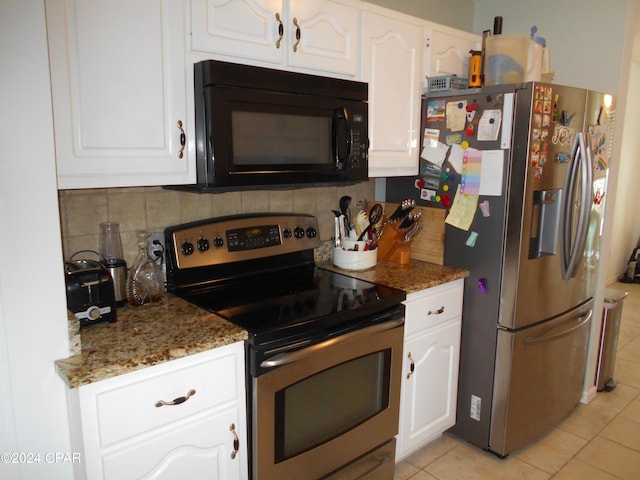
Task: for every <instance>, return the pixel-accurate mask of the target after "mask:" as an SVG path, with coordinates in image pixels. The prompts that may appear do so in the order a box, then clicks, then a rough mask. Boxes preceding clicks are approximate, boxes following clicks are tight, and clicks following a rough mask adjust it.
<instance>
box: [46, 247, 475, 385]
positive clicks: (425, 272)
mask: <svg viewBox="0 0 640 480" xmlns="http://www.w3.org/2000/svg"><path fill="white" fill-rule="evenodd" d="M317 265H318V267H321V268H326V269H328V270H333V271H337V272H340V273H344V274H346V275H349V276H351V277H356V278H360V279H363V280H368V281H371V282H374V283H380V284H383V285H387V286H390V287H395V288H399V289H401V290H404V291H405V292H407V294H410V293H414V292H418V291H420V290H425V289H427V288H431V287H435V286H438V285H440V284H443V283H447V282H452V281H454V280H457V279H460V278H465V277H467V276H468V275H469V272H468V271H466V270H463V269H459V268H451V267H446V266H442V265H435V264H432V263H427V262H422V261H419V260H411V262H410V263H409V264H407V265H399V264H396V263H389V262H379V263H378V264H377V265H376V266H375V267H372V268H370V269H368V270H358V271H354V270H344V269H341V268H338V267H336V266H334V265H333V264H332V263H331V261H330V260H327V259H326V258H325V259H323V260H321V261H319V262H317ZM69 325H70V328H69V334H70V343H71V348H72V354H71V356H70V357H69V358H66V359H62V360H58V361H56V362H55V365H56V370H57V372H58V374H59V375H60V376H61V377H62V379H63V380H64V381H65V382H66V384H67V385H68V386H69V387H70V388H76V387H80V386H82V385H87V384H89V383H93V382H97V381H99V380H105V379H107V378H110V377H115V376H117V375H122V374H124V373H127V372H131V371H134V370H139V369H141V368H145V367H149V366H152V365H157V364H160V363H163V362H166V361H169V360H175V359H178V358H181V357H186V356H187V355H192V354H195V353H199V352H203V351H206V350H211V349H213V348H216V347H221V346H224V345H228V344H231V343H235V342H238V341H243V340H245V339H246V338H247V337H248V334H247V332H246V331H245V330H244V329H242V328H240V327H238V326H236V325H234V324H232V323H230V322H228V321H226V320H224V319H223V318H221V317H218V316H217V315H215V314H213V313H210V312H207V311H206V310H203V309H201V308H198V307H196V306H195V305H192V304H190V303H189V302H187V301H185V300H182V299H181V298H178V297H176V296H174V295H172V294H170V293H167V294H166V295H165V296H164V298H163V299H162V301H161V302H158V303H153V304H147V305H143V306H141V307H131V306H128V305H127V306H125V307H122V308H119V309H118V319H117V321H116V322H114V323H102V324H96V325H91V326H89V327H85V328H83V329H81V330H78V322H77V320H75V317H74V316H73V315H70V319H69Z"/></svg>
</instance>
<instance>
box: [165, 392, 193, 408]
mask: <svg viewBox="0 0 640 480" xmlns="http://www.w3.org/2000/svg"><path fill="white" fill-rule="evenodd" d="M195 394H196V391H195V390H193V389H191V390H189V391H188V392H187V394H186V395H185V396H184V397H178V398H174V399H173V400H171V401H170V402H165V401H164V400H158V401H157V402H156V407H162V406H163V405H180V404H181V403H184V402H186V401H187V400H189V398H191V397H192V396H194V395H195Z"/></svg>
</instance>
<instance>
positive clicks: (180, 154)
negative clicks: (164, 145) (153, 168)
mask: <svg viewBox="0 0 640 480" xmlns="http://www.w3.org/2000/svg"><path fill="white" fill-rule="evenodd" d="M178 128H179V129H180V151H179V152H178V158H182V157H184V147H185V144H186V143H187V136H186V135H185V133H184V128H182V120H178Z"/></svg>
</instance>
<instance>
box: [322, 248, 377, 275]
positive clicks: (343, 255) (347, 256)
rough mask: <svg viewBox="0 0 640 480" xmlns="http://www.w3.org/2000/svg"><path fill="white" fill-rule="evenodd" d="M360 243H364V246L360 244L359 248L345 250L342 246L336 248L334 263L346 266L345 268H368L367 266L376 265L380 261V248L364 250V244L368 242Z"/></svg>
mask: <svg viewBox="0 0 640 480" xmlns="http://www.w3.org/2000/svg"><path fill="white" fill-rule="evenodd" d="M347 242H349V241H347ZM343 243H345V242H343ZM354 243H355V242H354ZM358 243H362V244H363V245H362V246H360V245H359V247H360V249H359V250H343V249H342V248H334V249H333V264H334V265H335V266H336V267H340V268H344V269H345V270H366V269H367V268H371V267H375V265H376V263H377V262H378V249H374V250H364V244H365V243H366V242H358Z"/></svg>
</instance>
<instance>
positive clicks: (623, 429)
mask: <svg viewBox="0 0 640 480" xmlns="http://www.w3.org/2000/svg"><path fill="white" fill-rule="evenodd" d="M600 436H602V437H604V438H608V439H609V440H613V441H614V442H617V443H620V444H622V445H624V446H625V447H629V448H632V449H634V450H635V451H637V452H639V453H640V423H638V422H636V421H634V420H631V419H629V418H621V417H616V418H614V419H613V420H612V421H611V423H610V424H609V425H607V426H606V427H605V429H604V430H602V432H601V433H600Z"/></svg>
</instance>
